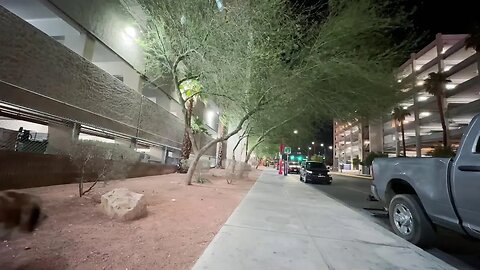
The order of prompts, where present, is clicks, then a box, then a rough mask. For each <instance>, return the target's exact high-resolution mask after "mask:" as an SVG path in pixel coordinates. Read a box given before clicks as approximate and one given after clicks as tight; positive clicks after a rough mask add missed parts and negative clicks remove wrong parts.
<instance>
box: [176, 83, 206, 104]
mask: <svg viewBox="0 0 480 270" xmlns="http://www.w3.org/2000/svg"><path fill="white" fill-rule="evenodd" d="M202 90H203V87H202V84H200V82H199V81H198V80H186V81H184V82H182V83H181V84H180V91H181V92H182V94H183V96H184V98H185V99H190V98H193V99H195V100H197V99H203V97H202V94H203V92H202Z"/></svg>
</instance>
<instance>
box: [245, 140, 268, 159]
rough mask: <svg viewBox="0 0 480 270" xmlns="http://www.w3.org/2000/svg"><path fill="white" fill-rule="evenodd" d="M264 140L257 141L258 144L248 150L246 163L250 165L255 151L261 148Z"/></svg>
mask: <svg viewBox="0 0 480 270" xmlns="http://www.w3.org/2000/svg"><path fill="white" fill-rule="evenodd" d="M263 138H264V137H262V139H261V140H257V142H256V143H255V144H254V145H253V146H252V148H250V149H249V150H248V152H247V156H246V157H245V163H248V161H249V160H250V158H251V157H252V153H253V150H255V148H257V146H259V145H260V144H261V143H262V142H263Z"/></svg>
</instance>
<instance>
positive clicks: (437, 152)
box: [428, 146, 455, 158]
mask: <svg viewBox="0 0 480 270" xmlns="http://www.w3.org/2000/svg"><path fill="white" fill-rule="evenodd" d="M428 155H429V156H432V157H439V158H451V157H454V156H455V151H453V149H452V148H451V147H446V148H445V147H443V146H437V147H435V148H434V149H433V151H430V152H429V153H428Z"/></svg>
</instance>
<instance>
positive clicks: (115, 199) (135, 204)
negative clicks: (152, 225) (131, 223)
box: [100, 188, 147, 221]
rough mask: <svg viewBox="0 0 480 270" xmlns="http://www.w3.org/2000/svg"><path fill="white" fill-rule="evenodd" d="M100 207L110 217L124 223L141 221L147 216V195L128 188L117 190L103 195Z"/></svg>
mask: <svg viewBox="0 0 480 270" xmlns="http://www.w3.org/2000/svg"><path fill="white" fill-rule="evenodd" d="M100 206H101V207H102V210H103V212H105V214H107V215H108V216H109V217H111V218H116V219H119V220H124V221H125V220H134V219H139V218H142V217H144V216H146V215H147V201H146V199H145V195H143V194H139V193H135V192H132V191H130V190H128V189H126V188H116V189H114V190H112V191H109V192H107V193H105V194H103V195H102V200H101V203H100Z"/></svg>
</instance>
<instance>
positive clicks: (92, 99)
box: [0, 7, 183, 147]
mask: <svg viewBox="0 0 480 270" xmlns="http://www.w3.org/2000/svg"><path fill="white" fill-rule="evenodd" d="M0 32H1V33H2V35H0V44H2V50H1V51H0V63H2V65H0V100H3V101H6V102H11V103H14V104H18V105H21V106H25V107H29V108H33V109H37V110H39V111H43V112H46V113H50V114H53V115H57V116H61V117H66V118H70V119H72V120H74V121H78V122H81V123H85V124H91V125H93V126H99V127H103V128H107V129H111V130H114V131H118V132H122V133H126V134H129V135H131V136H135V135H136V127H137V124H138V123H140V130H139V137H140V138H145V139H148V140H153V141H156V142H160V143H164V144H168V145H170V146H173V147H180V146H181V142H182V139H183V124H182V119H181V118H177V117H175V116H174V115H172V114H171V113H169V112H168V111H166V110H165V109H163V108H161V107H159V106H158V105H157V104H155V103H153V102H151V101H149V100H145V99H144V100H143V101H142V96H141V95H140V94H139V93H138V92H136V91H134V90H133V89H130V88H129V87H127V86H125V85H124V84H123V83H122V82H120V81H118V80H117V79H115V78H114V77H113V76H111V75H110V74H108V73H106V72H105V71H103V70H101V69H100V68H98V67H97V66H95V65H94V64H92V63H90V62H88V61H87V60H85V59H84V58H82V57H80V56H78V55H77V54H76V53H74V52H73V51H70V50H69V49H67V48H65V47H64V46H63V45H62V44H60V43H58V42H56V41H55V40H53V39H52V38H50V37H49V36H48V35H46V34H44V33H42V32H41V31H38V30H37V29H36V28H35V27H33V26H32V25H30V24H28V23H27V22H25V21H23V20H22V19H20V18H18V17H16V16H15V15H13V14H11V13H10V12H8V11H7V10H6V9H4V8H2V7H0ZM2 81H3V82H2ZM140 108H141V111H140ZM139 116H140V121H139Z"/></svg>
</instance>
